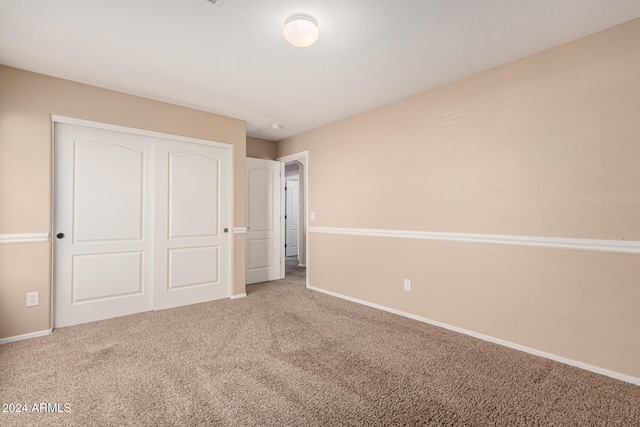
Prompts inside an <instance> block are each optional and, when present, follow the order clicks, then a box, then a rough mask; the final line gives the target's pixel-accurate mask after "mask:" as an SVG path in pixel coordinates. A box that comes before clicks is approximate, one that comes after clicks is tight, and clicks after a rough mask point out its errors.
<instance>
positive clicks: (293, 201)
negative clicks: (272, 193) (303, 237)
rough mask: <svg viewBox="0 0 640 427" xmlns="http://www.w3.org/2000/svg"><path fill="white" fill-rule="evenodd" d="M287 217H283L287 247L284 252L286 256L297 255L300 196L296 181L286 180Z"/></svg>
mask: <svg viewBox="0 0 640 427" xmlns="http://www.w3.org/2000/svg"><path fill="white" fill-rule="evenodd" d="M286 188H287V191H286V192H285V193H286V195H287V203H286V209H287V217H286V219H285V224H286V225H287V228H286V236H287V238H286V240H287V247H286V249H285V252H286V254H287V256H298V233H299V231H300V221H299V217H300V197H299V194H300V193H299V192H298V181H297V180H287V187H286Z"/></svg>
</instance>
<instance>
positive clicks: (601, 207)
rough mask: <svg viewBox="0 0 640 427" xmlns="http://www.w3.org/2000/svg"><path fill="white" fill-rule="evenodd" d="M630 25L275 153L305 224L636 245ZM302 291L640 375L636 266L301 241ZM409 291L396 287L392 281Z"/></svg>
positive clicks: (452, 246) (422, 246)
mask: <svg viewBox="0 0 640 427" xmlns="http://www.w3.org/2000/svg"><path fill="white" fill-rule="evenodd" d="M638 46H640V20H634V21H631V22H628V23H626V24H623V25H621V26H618V27H614V28H612V29H609V30H606V31H603V32H601V33H597V34H594V35H591V36H588V37H586V38H583V39H580V40H577V41H575V42H572V43H569V44H566V45H563V46H560V47H558V48H555V49H551V50H548V51H545V52H542V53H540V54H537V55H533V56H530V57H527V58H524V59H522V60H519V61H516V62H513V63H510V64H507V65H504V66H501V67H498V68H495V69H492V70H489V71H486V72H483V73H480V74H477V75H475V76H472V77H470V78H467V79H464V80H461V81H458V82H456V83H453V84H450V85H447V86H444V87H441V88H438V89H435V90H431V91H428V92H425V93H421V94H419V95H416V96H413V97H410V98H407V99H405V100H402V101H399V102H396V103H393V104H390V105H387V106H384V107H382V108H378V109H375V110H372V111H369V112H366V113H363V114H360V115H357V116H354V117H351V118H348V119H346V120H342V121H340V122H336V123H333V124H330V125H327V126H324V127H321V128H318V129H315V130H313V131H310V132H307V133H304V134H301V135H298V136H295V137H292V138H288V139H286V140H284V141H281V142H280V144H279V152H278V155H279V156H283V155H287V154H292V153H296V152H299V151H303V150H309V174H310V177H309V211H310V212H315V215H316V221H315V222H312V223H310V224H309V225H310V226H319V227H323V226H324V227H349V228H374V229H392V230H418V231H443V232H456V233H478V234H497V235H520V236H538V237H572V238H585V239H610V240H633V241H638V240H640V222H639V220H638V218H640V167H639V166H638V165H640V120H638V112H640V79H639V78H638V76H639V75H640V49H638ZM309 256H310V262H309V274H310V280H311V285H312V286H316V287H319V288H323V289H326V290H330V291H334V292H338V293H340V294H344V295H347V296H351V297H355V298H359V299H363V300H367V301H370V302H374V303H377V304H381V305H384V306H388V307H391V308H395V309H398V310H403V311H407V312H409V313H412V314H415V315H419V316H423V317H426V318H430V319H433V320H436V321H441V322H445V323H448V324H450V325H452V326H457V327H461V328H465V329H468V330H471V331H475V332H479V333H482V334H486V335H489V336H492V337H496V338H500V339H504V340H508V341H511V342H513V343H516V344H520V345H524V346H528V347H531V348H534V349H537V350H541V351H545V352H548V353H551V354H555V355H558V356H562V357H567V358H570V359H573V360H576V361H579V362H583V363H588V364H592V365H595V366H598V367H601V368H605V369H609V370H612V371H615V372H618V373H622V374H626V375H630V376H634V377H638V378H640V364H639V363H638V355H640V334H638V332H637V329H638V325H640V257H639V256H638V255H624V254H615V253H613V254H612V253H604V252H587V251H576V250H566V249H548V248H547V249H545V248H534V247H516V246H501V245H491V244H482V243H465V242H444V241H440V242H438V241H425V240H410V239H400V238H384V237H359V236H341V235H332V234H317V233H311V235H310V251H309ZM404 278H410V279H412V281H413V290H412V292H411V293H406V292H404V291H403V289H402V279H404Z"/></svg>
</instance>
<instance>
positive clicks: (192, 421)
mask: <svg viewBox="0 0 640 427" xmlns="http://www.w3.org/2000/svg"><path fill="white" fill-rule="evenodd" d="M291 272H292V274H291V276H290V277H289V278H288V279H286V280H282V281H278V282H272V283H268V284H257V285H251V286H249V287H248V294H249V296H248V297H247V298H244V299H240V300H233V301H232V300H221V301H216V302H211V303H206V304H198V305H194V306H190V307H183V308H178V309H172V310H165V311H159V312H149V313H143V314H138V315H133V316H127V317H122V318H118V319H112V320H106V321H102V322H95V323H91V324H86V325H80V326H74V327H68V328H63V329H59V330H56V331H55V332H54V333H53V334H52V335H50V336H47V337H42V338H36V339H31V340H26V341H21V342H16V343H11V344H7V345H3V346H0V402H5V403H9V402H13V403H18V402H20V403H27V404H28V405H29V409H31V405H32V404H33V403H39V402H45V403H60V404H61V405H62V404H64V403H68V404H69V405H70V408H71V412H70V413H31V414H23V413H20V414H7V413H0V425H2V426H12V425H65V426H66V425H78V426H92V425H101V426H102V425H105V426H106V425H149V426H163V425H181V426H187V425H220V426H264V425H267V426H286V425H296V426H333V425H359V426H374V425H375V426H377V425H438V426H440V425H467V426H468V425H488V426H489V425H491V426H493V425H504V426H507V425H509V426H511V425H563V426H591V425H603V426H604V425H617V426H619V425H628V426H638V425H640V387H637V386H634V385H631V384H627V383H623V382H620V381H617V380H613V379H610V378H607V377H604V376H600V375H596V374H593V373H590V372H586V371H583V370H580V369H577V368H572V367H569V366H566V365H563V364H560V363H556V362H552V361H549V360H546V359H542V358H538V357H535V356H531V355H529V354H526V353H521V352H518V351H515V350H511V349H508V348H505V347H501V346H498V345H494V344H490V343H487V342H483V341H480V340H476V339H474V338H470V337H467V336H464V335H460V334H456V333H453V332H450V331H447V330H443V329H439V328H436V327H433V326H430V325H426V324H423V323H419V322H416V321H413V320H409V319H406V318H402V317H399V316H396V315H393V314H389V313H385V312H382V311H378V310H375V309H371V308H368V307H364V306H360V305H357V304H354V303H350V302H347V301H344V300H340V299H337V298H333V297H330V296H327V295H324V294H320V293H316V292H313V291H309V290H306V289H305V288H304V286H303V284H302V283H303V282H302V280H301V279H302V278H303V277H304V272H303V270H300V269H297V270H296V269H294V270H292V271H291ZM61 409H62V406H61Z"/></svg>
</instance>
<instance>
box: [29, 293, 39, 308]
mask: <svg viewBox="0 0 640 427" xmlns="http://www.w3.org/2000/svg"><path fill="white" fill-rule="evenodd" d="M36 305H40V295H39V294H38V292H27V307H33V306H36Z"/></svg>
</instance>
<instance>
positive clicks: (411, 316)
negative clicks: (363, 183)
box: [307, 286, 640, 385]
mask: <svg viewBox="0 0 640 427" xmlns="http://www.w3.org/2000/svg"><path fill="white" fill-rule="evenodd" d="M307 288H308V289H311V290H313V291H317V292H321V293H323V294H327V295H331V296H334V297H337V298H342V299H345V300H347V301H351V302H355V303H358V304H362V305H366V306H368V307H373V308H377V309H378V310H383V311H387V312H389V313H393V314H397V315H399V316H403V317H408V318H409V319H413V320H417V321H419V322H424V323H428V324H430V325H434V326H438V327H440V328H445V329H448V330H450V331H454V332H458V333H461V334H465V335H469V336H472V337H474V338H478V339H481V340H484V341H489V342H492V343H494V344H499V345H503V346H505V347H509V348H513V349H515V350H520V351H524V352H525V353H530V354H533V355H536V356H540V357H544V358H546V359H551V360H555V361H556V362H560V363H564V364H566V365H571V366H575V367H577V368H581V369H584V370H587V371H591V372H595V373H597V374H601V375H605V376H607V377H611V378H615V379H617V380H620V381H624V382H627V383H631V384H636V385H640V378H636V377H632V376H630V375H625V374H621V373H618V372H614V371H610V370H608V369H604V368H600V367H597V366H593V365H589V364H587V363H582V362H578V361H575V360H572V359H567V358H566V357H562V356H557V355H555V354H551V353H547V352H544V351H540V350H536V349H534V348H530V347H525V346H523V345H520V344H516V343H512V342H510V341H505V340H503V339H500V338H495V337H492V336H490V335H485V334H481V333H478V332H473V331H469V330H467V329H463V328H459V327H457V326H452V325H449V324H447V323H442V322H438V321H437V320H431V319H427V318H426V317H421V316H416V315H415V314H411V313H407V312H404V311H400V310H396V309H394V308H390V307H385V306H383V305H379V304H374V303H372V302H369V301H365V300H361V299H358V298H353V297H349V296H346V295H342V294H339V293H337V292H332V291H327V290H325V289H320V288H316V287H314V286H307Z"/></svg>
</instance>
